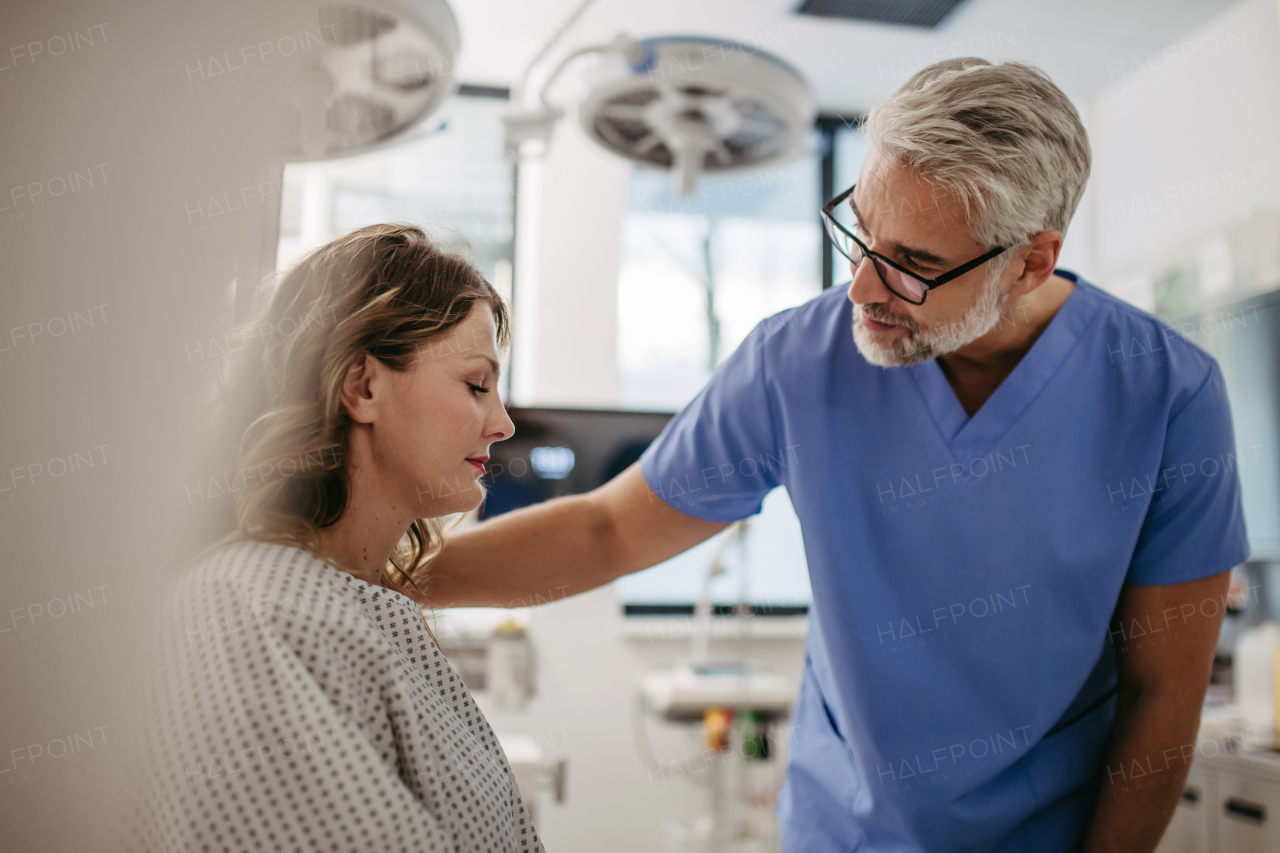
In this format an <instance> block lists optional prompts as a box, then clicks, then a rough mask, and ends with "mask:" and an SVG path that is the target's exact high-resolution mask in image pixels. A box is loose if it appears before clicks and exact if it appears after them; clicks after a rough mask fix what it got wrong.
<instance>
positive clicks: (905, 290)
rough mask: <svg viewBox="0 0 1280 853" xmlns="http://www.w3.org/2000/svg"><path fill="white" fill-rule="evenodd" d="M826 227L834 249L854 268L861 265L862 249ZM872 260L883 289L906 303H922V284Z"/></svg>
mask: <svg viewBox="0 0 1280 853" xmlns="http://www.w3.org/2000/svg"><path fill="white" fill-rule="evenodd" d="M826 226H827V233H828V234H830V235H831V241H832V242H833V243H834V244H835V247H836V249H838V250H839V251H840V254H842V255H844V256H845V257H846V258H848V259H849V260H850V261H852V262H853V263H854V265H855V266H856V265H858V264H860V263H862V258H863V252H862V247H861V246H859V245H858V244H857V242H856V241H854V240H853V239H852V238H851V237H850V236H849V235H848V234H846V233H845V232H844V231H841V230H840V229H839V228H836V227H835V226H834V225H832V224H831V223H830V222H829V221H828V222H826ZM872 260H873V261H875V265H876V272H878V273H879V274H880V280H881V281H883V282H884V284H885V287H887V288H889V289H890V290H892V291H893V292H894V293H896V294H897V295H898V296H900V297H902V298H903V299H905V300H907V301H908V302H913V303H915V304H919V303H921V302H922V301H924V293H925V286H924V282H922V281H921V280H920V279H918V278H916V277H915V276H913V275H909V274H907V273H904V272H903V271H902V270H898V269H894V268H893V267H891V266H889V265H888V264H886V263H885V262H884V261H882V260H880V259H879V258H877V257H875V256H874V255H873V256H872Z"/></svg>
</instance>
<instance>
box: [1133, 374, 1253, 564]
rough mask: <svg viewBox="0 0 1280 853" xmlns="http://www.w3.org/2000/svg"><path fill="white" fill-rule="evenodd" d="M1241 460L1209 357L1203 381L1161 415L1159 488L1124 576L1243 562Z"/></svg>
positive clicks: (1221, 388) (1220, 383)
mask: <svg viewBox="0 0 1280 853" xmlns="http://www.w3.org/2000/svg"><path fill="white" fill-rule="evenodd" d="M1246 453H1247V449H1246ZM1248 463H1249V460H1248V458H1246V457H1241V456H1239V455H1238V454H1237V452H1236V447H1235V440H1234V438H1233V436H1232V428H1231V410H1230V407H1229V406H1228V403H1227V391H1226V385H1225V383H1224V382H1223V379H1222V373H1221V371H1220V370H1219V368H1218V366H1217V364H1213V365H1212V367H1211V369H1210V371H1209V375H1208V377H1207V378H1206V379H1205V381H1204V383H1203V384H1202V385H1201V386H1200V388H1199V389H1197V390H1196V391H1195V392H1194V394H1192V396H1191V398H1190V399H1189V400H1188V401H1187V402H1186V404H1185V405H1183V406H1182V407H1181V408H1180V409H1178V410H1176V411H1175V412H1174V413H1173V414H1172V416H1171V418H1170V420H1169V428H1168V431H1167V433H1166V434H1165V442H1164V453H1163V457H1162V460H1161V465H1160V469H1161V472H1160V475H1159V477H1158V478H1157V480H1158V482H1159V484H1160V488H1159V489H1157V490H1156V491H1155V493H1154V496H1153V498H1152V502H1151V506H1150V508H1149V509H1148V511H1147V517H1146V520H1145V522H1144V523H1143V525H1142V532H1141V533H1140V534H1139V537H1138V544H1137V547H1136V548H1135V550H1134V555H1133V560H1132V562H1131V563H1130V565H1129V574H1128V576H1127V577H1126V581H1127V582H1128V583H1133V584H1142V585H1158V584H1173V583H1182V582H1184V581H1190V580H1196V579H1198V578H1204V577H1209V576H1210V575H1215V574H1218V573H1219V572H1224V571H1226V570H1227V569H1230V568H1232V567H1233V566H1236V565H1239V564H1240V563H1243V562H1244V561H1245V560H1246V559H1247V558H1248V556H1249V548H1248V540H1247V537H1246V535H1245V527H1244V517H1243V514H1242V510H1241V502H1240V480H1239V477H1238V475H1237V473H1236V471H1237V469H1238V468H1239V466H1241V465H1245V464H1248Z"/></svg>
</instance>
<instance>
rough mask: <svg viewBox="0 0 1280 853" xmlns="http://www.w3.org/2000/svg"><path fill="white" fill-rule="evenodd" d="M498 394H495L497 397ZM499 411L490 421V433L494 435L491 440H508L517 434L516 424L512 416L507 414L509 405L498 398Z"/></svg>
mask: <svg viewBox="0 0 1280 853" xmlns="http://www.w3.org/2000/svg"><path fill="white" fill-rule="evenodd" d="M497 396H498V395H497V394H494V397H495V398H496V397H497ZM497 406H498V411H497V412H496V413H495V414H496V417H493V418H491V419H490V421H489V435H491V436H493V438H492V439H490V440H491V441H506V440H507V439H508V438H511V436H513V435H515V432H516V425H515V424H514V423H512V421H511V416H510V415H508V414H507V407H506V406H504V405H503V404H502V400H501V399H498V400H497Z"/></svg>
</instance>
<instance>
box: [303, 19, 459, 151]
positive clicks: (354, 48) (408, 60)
mask: <svg viewBox="0 0 1280 853" xmlns="http://www.w3.org/2000/svg"><path fill="white" fill-rule="evenodd" d="M318 12H319V18H320V21H319V23H320V32H321V33H322V34H323V41H324V44H323V45H322V46H313V47H312V48H311V49H310V50H308V51H307V52H305V53H299V54H297V55H296V60H295V61H296V64H295V66H294V74H295V78H294V82H293V84H292V85H291V86H290V92H291V97H292V100H293V106H294V108H295V109H296V110H297V114H298V122H297V131H296V133H294V134H293V135H292V136H291V139H290V141H289V144H288V150H287V151H286V152H285V154H286V157H287V158H288V159H289V160H291V161H307V160H327V159H330V158H333V157H340V156H345V155H349V154H356V153H360V152H363V151H368V150H371V149H374V148H377V147H380V146H381V145H384V144H386V143H388V142H390V141H393V140H395V139H396V138H398V137H400V136H402V135H403V134H405V133H406V132H407V131H409V130H411V129H412V128H414V127H415V126H417V125H418V124H420V123H421V122H422V121H423V120H424V119H426V118H427V116H429V115H431V113H433V112H435V110H436V109H438V108H439V107H440V105H441V104H442V103H443V102H444V101H445V99H447V98H448V97H449V96H450V95H452V94H453V93H454V92H455V91H456V89H457V81H456V79H455V76H454V70H455V68H456V67H457V59H458V49H459V46H460V41H459V36H458V22H457V20H456V19H455V18H454V16H453V10H452V9H450V8H449V4H448V3H447V2H446V0H342V2H334V3H322V4H320V5H319V6H318Z"/></svg>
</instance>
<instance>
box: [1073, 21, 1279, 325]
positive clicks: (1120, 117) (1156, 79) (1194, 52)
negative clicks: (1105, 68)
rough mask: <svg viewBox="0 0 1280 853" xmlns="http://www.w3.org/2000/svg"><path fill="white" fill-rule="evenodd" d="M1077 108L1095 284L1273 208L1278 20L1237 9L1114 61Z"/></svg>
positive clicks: (1136, 289)
mask: <svg viewBox="0 0 1280 853" xmlns="http://www.w3.org/2000/svg"><path fill="white" fill-rule="evenodd" d="M1110 67H1111V76H1112V78H1113V79H1114V80H1115V83H1114V84H1113V85H1111V86H1110V87H1108V88H1107V89H1105V90H1103V91H1102V92H1100V93H1099V94H1097V95H1096V96H1095V97H1093V98H1092V99H1091V101H1090V103H1089V104H1088V106H1087V109H1086V117H1087V122H1088V125H1089V132H1090V137H1091V141H1092V144H1093V154H1094V171H1093V179H1092V181H1091V186H1092V192H1091V196H1092V198H1091V199H1090V202H1091V210H1090V216H1091V218H1092V222H1093V225H1092V235H1091V236H1092V240H1091V242H1092V244H1093V245H1092V253H1093V260H1094V263H1095V265H1096V268H1097V270H1098V277H1099V281H1098V283H1099V284H1100V285H1102V286H1107V287H1111V288H1113V289H1115V290H1117V292H1119V293H1120V294H1121V295H1123V296H1125V297H1126V298H1130V299H1132V300H1133V301H1135V302H1138V303H1139V304H1141V303H1143V302H1145V301H1147V300H1148V299H1149V294H1148V293H1144V292H1142V289H1141V285H1139V284H1133V285H1132V286H1130V285H1129V284H1127V283H1128V282H1130V281H1132V280H1133V277H1134V274H1135V273H1136V272H1140V271H1141V270H1143V269H1144V268H1147V267H1148V266H1149V265H1150V264H1152V263H1157V264H1158V262H1159V259H1160V258H1162V257H1166V256H1167V255H1168V254H1169V253H1170V252H1177V251H1178V250H1179V248H1180V247H1182V246H1184V245H1185V244H1187V243H1188V242H1194V241H1197V240H1199V239H1203V238H1204V236H1205V235H1206V234H1208V233H1210V232H1212V231H1214V230H1215V229H1219V228H1221V227H1222V226H1223V225H1225V224H1226V223H1228V222H1229V221H1230V220H1232V219H1233V218H1235V217H1240V216H1245V215H1247V214H1248V213H1250V212H1251V211H1253V210H1256V209H1273V210H1280V12H1278V10H1277V3H1276V0H1243V2H1240V3H1238V4H1236V5H1235V6H1233V7H1231V8H1230V9H1228V10H1227V11H1226V12H1224V13H1223V14H1221V15H1218V16H1217V17H1215V18H1214V19H1213V20H1211V21H1209V22H1208V23H1206V24H1204V25H1203V26H1201V27H1199V28H1197V29H1196V30H1194V31H1193V32H1191V33H1188V34H1187V35H1186V36H1185V37H1183V38H1180V39H1178V40H1177V41H1176V42H1175V43H1173V44H1171V45H1169V46H1168V47H1167V48H1165V49H1164V50H1160V51H1152V52H1151V53H1149V54H1147V53H1144V54H1140V55H1134V56H1130V57H1128V58H1126V59H1124V60H1118V59H1113V60H1112V62H1111V66H1110Z"/></svg>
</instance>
